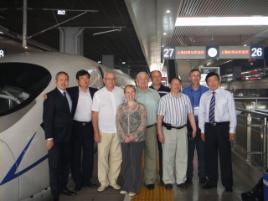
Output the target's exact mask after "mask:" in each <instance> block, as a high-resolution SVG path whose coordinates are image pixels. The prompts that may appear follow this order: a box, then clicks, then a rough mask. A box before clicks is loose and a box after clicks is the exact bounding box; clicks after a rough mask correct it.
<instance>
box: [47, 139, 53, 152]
mask: <svg viewBox="0 0 268 201" xmlns="http://www.w3.org/2000/svg"><path fill="white" fill-rule="evenodd" d="M53 147H54V140H53V139H48V140H47V150H48V151H49V150H51V149H52V148H53Z"/></svg>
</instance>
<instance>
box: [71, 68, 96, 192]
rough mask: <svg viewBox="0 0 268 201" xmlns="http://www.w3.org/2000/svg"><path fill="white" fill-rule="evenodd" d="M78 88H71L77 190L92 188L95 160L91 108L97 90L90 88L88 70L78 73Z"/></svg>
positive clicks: (72, 166)
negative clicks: (84, 187) (85, 187)
mask: <svg viewBox="0 0 268 201" xmlns="http://www.w3.org/2000/svg"><path fill="white" fill-rule="evenodd" d="M76 80H77V82H78V85H79V86H77V87H72V88H69V93H70V95H71V97H72V102H73V114H74V118H73V131H72V162H71V170H72V178H73V180H74V182H75V190H76V191H79V190H80V189H81V187H83V186H88V187H89V186H91V177H92V172H93V158H94V151H93V148H94V135H93V128H92V123H91V107H92V100H93V96H94V93H95V92H96V91H97V89H94V88H91V87H89V80H90V74H89V73H88V71H86V70H80V71H78V72H77V73H76Z"/></svg>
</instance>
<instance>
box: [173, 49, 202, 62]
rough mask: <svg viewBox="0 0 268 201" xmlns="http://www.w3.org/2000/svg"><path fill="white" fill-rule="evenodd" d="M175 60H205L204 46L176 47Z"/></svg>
mask: <svg viewBox="0 0 268 201" xmlns="http://www.w3.org/2000/svg"><path fill="white" fill-rule="evenodd" d="M175 58H176V59H205V58H206V47H205V46H203V47H202V46H189V47H176V56H175Z"/></svg>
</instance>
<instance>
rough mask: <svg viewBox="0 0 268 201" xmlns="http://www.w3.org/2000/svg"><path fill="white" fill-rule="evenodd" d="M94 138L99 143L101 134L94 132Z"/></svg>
mask: <svg viewBox="0 0 268 201" xmlns="http://www.w3.org/2000/svg"><path fill="white" fill-rule="evenodd" d="M94 140H95V142H96V143H100V142H101V135H100V134H99V133H95V134H94Z"/></svg>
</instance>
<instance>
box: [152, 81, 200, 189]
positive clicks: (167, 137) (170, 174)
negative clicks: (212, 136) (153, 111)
mask: <svg viewBox="0 0 268 201" xmlns="http://www.w3.org/2000/svg"><path fill="white" fill-rule="evenodd" d="M170 88H171V90H170V93H169V94H167V95H166V96H163V97H162V98H161V99H160V102H159V107H158V118H157V131H158V137H159V141H160V142H161V143H162V149H163V181H164V183H165V187H166V188H167V189H171V188H172V187H173V184H174V183H176V184H177V186H178V187H183V186H184V182H185V181H186V172H187V155H188V147H187V142H188V140H187V128H186V125H187V119H189V122H190V124H191V127H192V137H193V138H194V137H195V132H196V125H195V119H194V114H193V111H192V105H191V102H190V100H189V98H188V96H186V95H185V94H182V93H181V92H180V89H181V81H180V80H179V79H178V78H173V79H172V80H171V82H170ZM162 126H163V127H162ZM174 176H175V177H174Z"/></svg>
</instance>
